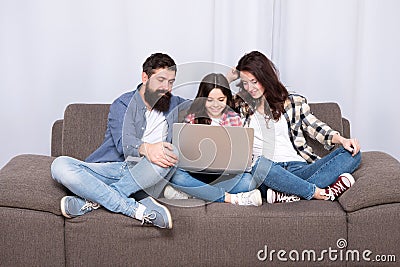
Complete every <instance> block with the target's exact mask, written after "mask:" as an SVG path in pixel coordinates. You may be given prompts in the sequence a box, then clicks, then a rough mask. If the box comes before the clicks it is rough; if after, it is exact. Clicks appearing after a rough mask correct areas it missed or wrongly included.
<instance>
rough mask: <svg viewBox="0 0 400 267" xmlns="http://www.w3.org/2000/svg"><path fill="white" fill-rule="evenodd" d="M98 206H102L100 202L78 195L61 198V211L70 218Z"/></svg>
mask: <svg viewBox="0 0 400 267" xmlns="http://www.w3.org/2000/svg"><path fill="white" fill-rule="evenodd" d="M98 208H100V205H99V204H97V203H94V202H92V201H89V200H85V199H82V198H80V197H77V196H65V197H63V198H62V199H61V213H62V215H64V217H66V218H69V219H70V218H74V217H77V216H80V215H83V214H85V213H88V212H90V211H92V210H96V209H98Z"/></svg>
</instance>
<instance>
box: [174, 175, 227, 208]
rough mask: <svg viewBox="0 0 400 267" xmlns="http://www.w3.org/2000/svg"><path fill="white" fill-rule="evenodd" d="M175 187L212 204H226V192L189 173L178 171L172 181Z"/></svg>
mask: <svg viewBox="0 0 400 267" xmlns="http://www.w3.org/2000/svg"><path fill="white" fill-rule="evenodd" d="M170 182H171V184H172V185H173V187H175V188H176V189H178V190H180V191H183V192H185V193H187V194H189V195H191V196H194V197H196V198H199V199H203V200H206V201H211V202H224V201H225V190H224V189H223V188H219V187H217V186H212V185H209V184H207V183H204V182H202V181H200V180H197V179H196V178H194V177H193V176H192V175H190V173H189V172H187V171H185V170H182V169H179V168H178V169H177V170H176V172H175V173H174V175H173V176H172V178H171V180H170Z"/></svg>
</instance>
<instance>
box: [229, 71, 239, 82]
mask: <svg viewBox="0 0 400 267" xmlns="http://www.w3.org/2000/svg"><path fill="white" fill-rule="evenodd" d="M226 79H227V80H228V82H229V83H231V82H233V81H234V80H237V79H239V71H238V70H237V69H235V68H232V69H230V70H229V71H228V73H227V74H226Z"/></svg>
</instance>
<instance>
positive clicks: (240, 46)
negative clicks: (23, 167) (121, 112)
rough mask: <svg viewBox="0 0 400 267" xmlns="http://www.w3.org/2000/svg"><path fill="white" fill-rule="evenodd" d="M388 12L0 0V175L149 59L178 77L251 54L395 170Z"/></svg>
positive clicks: (123, 0) (305, 2) (330, 5)
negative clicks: (165, 58) (330, 107)
mask: <svg viewBox="0 0 400 267" xmlns="http://www.w3.org/2000/svg"><path fill="white" fill-rule="evenodd" d="M399 8H400V2H398V1H396V0H381V1H374V0H358V1H357V0H326V1H320V0H301V1H289V0H287V1H286V0H267V1H265V0H251V1H244V0H231V1H229V0H204V1H181V0H170V1H162V0H154V1H151V3H150V1H147V2H145V1H133V0H119V1H107V0H79V1H78V0H17V1H15V0H0V103H1V105H0V125H1V126H0V127H1V128H0V151H1V153H0V168H1V167H2V166H4V164H5V163H6V162H7V161H8V160H10V159H11V158H12V157H13V156H15V155H18V154H21V153H33V154H45V155H49V153H50V136H51V132H50V131H51V126H52V124H53V122H54V121H55V120H57V119H59V118H62V117H63V111H64V109H65V107H66V106H67V105H68V104H69V103H74V102H80V103H110V102H111V101H112V100H114V99H115V98H116V97H118V96H119V95H120V94H122V93H124V92H126V91H128V90H132V89H133V88H135V87H136V85H137V84H138V83H139V82H140V72H141V64H142V63H143V61H144V59H145V58H146V57H147V56H149V55H150V54H151V53H153V52H165V53H168V54H170V55H171V56H172V57H173V58H174V59H175V61H176V62H177V63H178V68H179V65H185V64H186V65H187V64H191V63H192V62H216V63H217V64H219V65H226V66H234V65H235V64H236V63H237V60H238V59H239V58H240V57H241V56H242V55H243V54H244V53H246V52H249V51H251V50H260V51H261V52H263V53H265V54H266V55H268V56H270V57H271V58H272V59H273V61H274V62H275V63H276V65H277V67H278V68H279V69H280V73H281V78H282V80H283V82H284V83H285V85H287V86H288V87H289V89H290V90H295V91H297V92H298V93H300V94H304V95H305V96H307V97H308V99H309V101H310V102H324V101H331V102H338V103H339V104H340V105H341V107H342V111H343V115H344V116H345V117H347V118H349V119H350V120H351V124H352V134H353V135H354V136H357V137H358V138H359V139H360V141H361V143H362V145H363V149H364V150H383V151H386V152H388V153H390V154H392V155H394V156H395V157H397V158H398V159H399V158H400V153H399V149H398V148H397V146H396V142H395V139H394V138H395V137H394V133H395V132H396V131H398V130H399V126H397V124H396V121H395V119H396V118H395V108H396V103H395V101H396V98H398V97H399V95H400V93H398V91H397V90H395V89H396V86H397V84H399V79H400V78H399V75H398V74H397V72H398V71H397V69H396V66H395V63H397V62H399V55H400V52H399V51H398V50H399V49H398V47H400V46H399V45H400V37H399V34H398V33H397V31H396V29H395V27H396V26H397V25H399V22H400V19H399V18H398V17H397V14H396V10H399ZM181 69H182V68H181ZM183 69H184V68H183ZM181 74H182V72H179V70H178V78H179V75H181ZM396 74H397V75H396ZM194 91H195V89H193V90H192V91H190V90H186V91H185V92H184V94H185V96H188V97H190V96H194V93H195V92H194ZM388 123H391V125H390V126H386V125H388ZM385 126H386V127H385Z"/></svg>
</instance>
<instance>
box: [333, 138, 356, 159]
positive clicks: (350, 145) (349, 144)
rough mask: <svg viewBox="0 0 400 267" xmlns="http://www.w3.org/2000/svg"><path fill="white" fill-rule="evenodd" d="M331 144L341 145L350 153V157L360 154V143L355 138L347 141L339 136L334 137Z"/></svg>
mask: <svg viewBox="0 0 400 267" xmlns="http://www.w3.org/2000/svg"><path fill="white" fill-rule="evenodd" d="M332 142H333V143H335V144H341V145H342V146H343V147H344V148H345V149H346V150H347V151H350V152H351V155H352V156H355V155H356V154H357V153H358V152H360V143H359V142H358V140H357V139H356V138H351V139H348V138H344V137H342V136H340V135H334V136H333V138H332Z"/></svg>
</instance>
